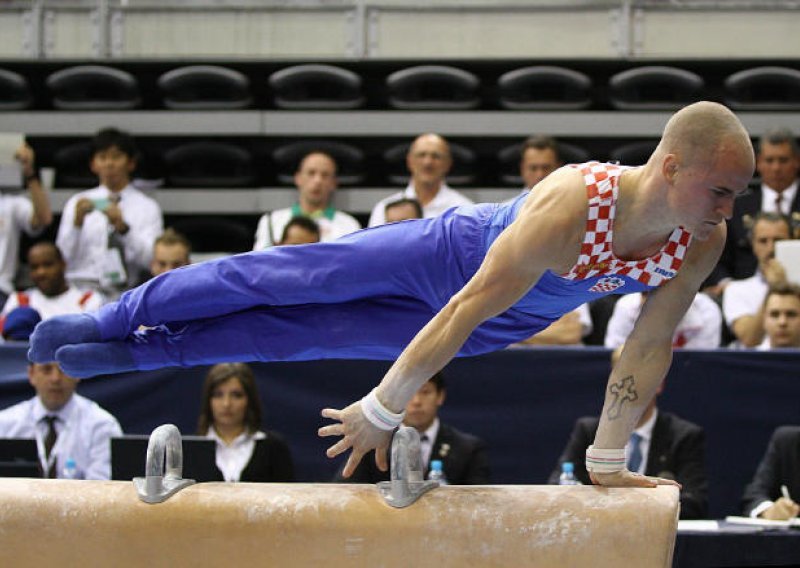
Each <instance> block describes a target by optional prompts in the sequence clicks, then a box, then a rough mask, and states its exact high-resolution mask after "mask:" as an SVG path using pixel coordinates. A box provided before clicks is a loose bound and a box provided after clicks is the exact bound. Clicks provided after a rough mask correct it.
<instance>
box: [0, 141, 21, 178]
mask: <svg viewBox="0 0 800 568" xmlns="http://www.w3.org/2000/svg"><path fill="white" fill-rule="evenodd" d="M24 141H25V136H24V135H22V134H19V133H14V132H0V187H12V188H17V189H18V188H20V187H22V166H21V165H20V163H19V162H18V161H17V160H16V159H15V158H14V154H15V153H16V152H17V150H19V147H20V146H22V143H23V142H24Z"/></svg>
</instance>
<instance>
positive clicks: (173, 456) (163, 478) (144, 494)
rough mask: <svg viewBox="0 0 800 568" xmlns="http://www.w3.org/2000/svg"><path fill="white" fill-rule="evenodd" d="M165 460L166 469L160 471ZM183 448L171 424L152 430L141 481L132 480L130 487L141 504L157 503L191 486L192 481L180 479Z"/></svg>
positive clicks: (177, 431) (175, 429)
mask: <svg viewBox="0 0 800 568" xmlns="http://www.w3.org/2000/svg"><path fill="white" fill-rule="evenodd" d="M165 457H166V468H165V467H164V465H165V464H164V462H165ZM182 474H183V445H182V443H181V433H180V431H179V430H178V427H177V426H175V425H174V424H163V425H161V426H159V427H158V428H156V429H155V430H153V433H152V434H150V440H149V441H148V443H147V462H146V464H145V477H136V478H134V480H133V484H134V486H135V487H136V491H137V493H138V494H139V498H140V499H141V500H142V501H144V502H145V503H161V502H162V501H166V500H167V499H168V498H169V497H171V496H172V495H174V494H175V493H177V492H178V491H180V490H181V489H183V488H184V487H187V486H189V485H192V484H193V483H194V482H195V481H194V480H193V479H183V478H181V475H182Z"/></svg>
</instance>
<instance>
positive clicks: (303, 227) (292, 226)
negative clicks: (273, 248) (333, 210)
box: [278, 217, 320, 246]
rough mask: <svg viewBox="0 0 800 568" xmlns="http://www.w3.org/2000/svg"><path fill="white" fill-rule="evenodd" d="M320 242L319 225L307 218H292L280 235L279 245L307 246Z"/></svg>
mask: <svg viewBox="0 0 800 568" xmlns="http://www.w3.org/2000/svg"><path fill="white" fill-rule="evenodd" d="M318 242H320V229H319V225H318V224H317V223H316V222H315V221H313V220H312V219H309V218H308V217H292V219H291V220H289V222H288V223H286V226H285V227H284V228H283V233H281V240H280V241H278V244H279V245H281V246H282V245H308V244H311V243H318Z"/></svg>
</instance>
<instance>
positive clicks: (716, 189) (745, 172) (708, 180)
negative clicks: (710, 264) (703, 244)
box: [664, 144, 753, 241]
mask: <svg viewBox="0 0 800 568" xmlns="http://www.w3.org/2000/svg"><path fill="white" fill-rule="evenodd" d="M708 154H709V155H708V156H707V157H694V156H692V157H687V158H686V159H684V160H681V159H679V158H678V157H676V156H674V155H669V156H668V157H667V159H666V160H665V162H664V172H665V176H666V178H667V179H668V180H669V182H670V184H671V185H672V186H673V187H674V189H675V194H676V195H677V196H678V197H677V199H678V203H677V211H679V217H680V218H679V221H678V223H679V224H680V225H681V226H683V227H684V228H686V229H687V230H688V231H689V232H691V233H692V235H693V236H694V238H696V239H698V240H701V241H704V240H706V239H708V237H709V236H710V235H711V234H712V233H713V232H714V230H715V229H716V227H717V225H719V224H721V223H723V222H724V221H725V219H730V218H731V217H732V216H733V203H734V200H735V199H736V198H737V197H738V196H740V195H741V194H742V193H744V192H745V191H746V190H747V184H748V183H749V181H750V179H751V177H752V174H753V170H752V159H751V158H749V157H748V155H747V153H746V150H745V149H744V148H741V147H738V146H735V145H733V144H728V145H725V144H720V147H719V148H718V149H717V151H715V152H709V153H708Z"/></svg>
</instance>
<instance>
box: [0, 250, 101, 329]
mask: <svg viewBox="0 0 800 568" xmlns="http://www.w3.org/2000/svg"><path fill="white" fill-rule="evenodd" d="M66 266H67V265H66V263H65V262H64V257H63V256H62V255H61V251H60V250H58V247H57V246H56V245H54V244H53V243H50V242H40V243H36V244H35V245H33V246H32V247H31V248H30V249H28V268H29V269H30V275H31V280H32V281H33V284H34V287H33V288H29V289H28V290H25V291H24V292H17V293H16V294H12V295H11V296H9V298H8V300H7V301H6V303H5V306H3V312H2V314H1V315H2V317H3V318H5V317H6V316H7V315H8V314H9V312H11V311H12V310H14V309H16V308H18V307H20V306H30V307H31V308H33V309H34V310H36V311H37V312H39V315H40V316H41V318H42V319H43V320H45V319H48V318H51V317H53V316H60V315H64V314H79V313H81V312H86V311H91V310H96V309H97V308H99V307H100V306H102V305H103V296H102V295H101V294H100V293H98V292H95V291H93V290H86V291H81V290H78V289H77V288H76V287H74V286H70V285H69V284H67V280H66V278H65V273H66Z"/></svg>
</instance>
